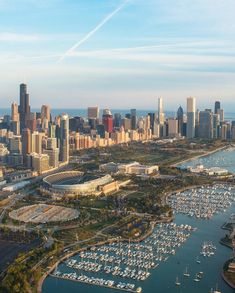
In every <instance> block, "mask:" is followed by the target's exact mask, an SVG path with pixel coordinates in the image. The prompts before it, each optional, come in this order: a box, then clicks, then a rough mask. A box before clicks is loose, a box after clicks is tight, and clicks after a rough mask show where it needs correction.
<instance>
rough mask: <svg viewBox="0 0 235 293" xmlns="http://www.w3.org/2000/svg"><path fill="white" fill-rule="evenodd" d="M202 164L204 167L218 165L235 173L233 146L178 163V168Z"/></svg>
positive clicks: (234, 149)
mask: <svg viewBox="0 0 235 293" xmlns="http://www.w3.org/2000/svg"><path fill="white" fill-rule="evenodd" d="M197 165H203V166H204V167H205V168H211V167H220V168H224V169H227V170H228V171H229V172H231V173H235V148H229V149H227V150H223V151H219V152H216V153H214V154H211V155H209V156H204V157H201V158H198V159H195V160H190V161H188V162H185V163H183V164H182V165H179V166H178V167H180V168H187V167H196V166H197Z"/></svg>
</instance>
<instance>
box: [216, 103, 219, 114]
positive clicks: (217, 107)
mask: <svg viewBox="0 0 235 293" xmlns="http://www.w3.org/2000/svg"><path fill="white" fill-rule="evenodd" d="M218 110H220V102H219V101H216V102H215V114H218Z"/></svg>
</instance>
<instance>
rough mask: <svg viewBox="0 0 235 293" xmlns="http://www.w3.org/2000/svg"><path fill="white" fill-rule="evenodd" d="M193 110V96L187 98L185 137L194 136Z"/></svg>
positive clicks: (194, 103)
mask: <svg viewBox="0 0 235 293" xmlns="http://www.w3.org/2000/svg"><path fill="white" fill-rule="evenodd" d="M195 112H196V100H195V98H194V97H189V98H187V134H186V136H187V138H188V139H192V138H194V137H195Z"/></svg>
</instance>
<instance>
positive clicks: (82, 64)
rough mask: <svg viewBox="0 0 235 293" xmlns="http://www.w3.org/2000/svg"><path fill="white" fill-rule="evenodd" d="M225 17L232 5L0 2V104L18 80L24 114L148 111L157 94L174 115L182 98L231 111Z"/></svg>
mask: <svg viewBox="0 0 235 293" xmlns="http://www.w3.org/2000/svg"><path fill="white" fill-rule="evenodd" d="M119 8H120V9H119ZM114 11H116V12H115V13H114ZM234 11H235V1H234V0H193V1H190V0H129V1H122V0H20V1H19V0H0V68H1V71H0V72H1V73H0V103H1V107H8V106H9V103H10V102H11V101H12V100H16V101H18V84H19V83H20V82H22V81H25V82H27V83H28V85H29V91H30V95H31V104H32V105H33V106H34V107H39V106H40V105H41V104H42V103H49V104H50V105H51V106H52V107H54V108H65V107H67V108H72V107H76V108H85V107H87V106H91V105H99V106H100V107H110V108H132V107H136V108H145V109H155V108H156V107H157V97H158V96H163V98H164V103H165V108H166V109H168V110H175V108H176V107H177V106H178V105H179V104H181V105H182V106H184V105H185V101H186V97H187V96H190V95H192V96H195V97H196V98H197V104H198V107H200V108H202V107H210V106H211V107H212V106H213V103H214V100H215V99H221V101H222V103H223V105H224V108H225V109H227V110H228V111H229V110H230V111H231V106H232V105H233V106H234V107H235V102H234V94H235V82H234V80H235V51H234V49H235V20H234V15H233V14H234ZM107 18H108V19H107ZM104 19H106V22H105V21H104V22H105V23H103V24H102V25H100V27H99V24H101V23H102V21H103V20H104ZM90 32H92V33H91V34H90V35H89V33H90ZM86 37H87V38H86ZM84 39H85V40H84ZM81 40H84V42H82V43H81V45H80V46H78V47H76V46H75V48H73V47H74V45H75V44H77V43H78V42H80V41H81ZM71 48H73V49H71ZM70 49H71V50H70ZM66 52H67V53H66Z"/></svg>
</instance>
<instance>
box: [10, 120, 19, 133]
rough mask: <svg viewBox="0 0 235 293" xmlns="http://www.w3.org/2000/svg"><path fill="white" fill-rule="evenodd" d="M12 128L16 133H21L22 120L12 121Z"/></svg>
mask: <svg viewBox="0 0 235 293" xmlns="http://www.w3.org/2000/svg"><path fill="white" fill-rule="evenodd" d="M10 130H11V131H12V132H13V133H14V135H20V122H19V121H11V123H10Z"/></svg>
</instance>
